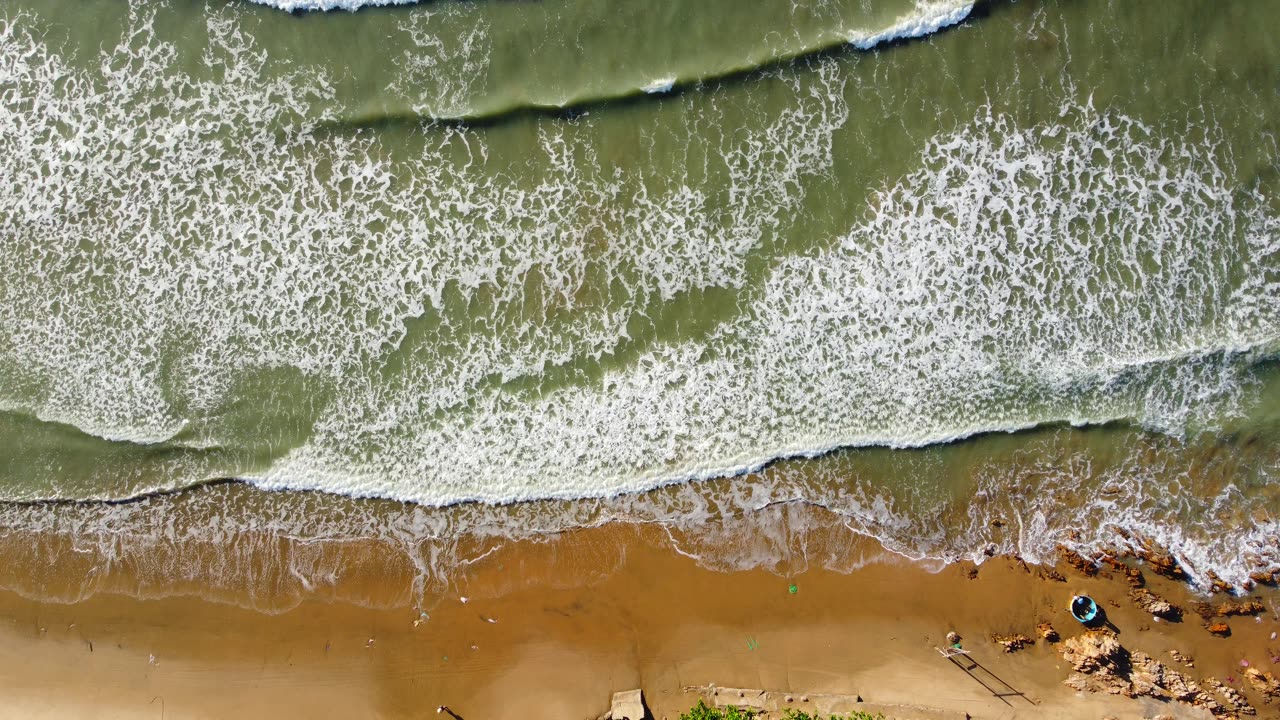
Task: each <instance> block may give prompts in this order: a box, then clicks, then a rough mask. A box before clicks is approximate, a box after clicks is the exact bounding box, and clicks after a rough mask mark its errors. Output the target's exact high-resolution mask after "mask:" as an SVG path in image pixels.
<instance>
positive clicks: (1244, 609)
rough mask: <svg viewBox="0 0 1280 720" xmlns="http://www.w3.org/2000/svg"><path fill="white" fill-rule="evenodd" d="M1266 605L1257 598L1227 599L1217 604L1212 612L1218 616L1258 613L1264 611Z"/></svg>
mask: <svg viewBox="0 0 1280 720" xmlns="http://www.w3.org/2000/svg"><path fill="white" fill-rule="evenodd" d="M1266 609H1267V608H1266V606H1264V605H1263V604H1262V603H1260V602H1258V601H1257V600H1228V601H1226V602H1224V603H1221V604H1220V605H1218V607H1217V609H1216V610H1215V612H1214V614H1215V615H1217V616H1218V617H1232V616H1235V615H1259V614H1261V613H1262V612H1264V611H1266Z"/></svg>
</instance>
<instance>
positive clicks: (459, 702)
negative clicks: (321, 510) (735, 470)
mask: <svg viewBox="0 0 1280 720" xmlns="http://www.w3.org/2000/svg"><path fill="white" fill-rule="evenodd" d="M662 532H663V531H662V529H661V528H660V527H656V526H626V525H607V526H604V527H600V528H591V529H583V530H578V531H574V532H569V533H563V534H561V535H559V536H557V537H556V538H554V539H553V540H549V541H543V542H537V543H535V542H521V543H513V544H509V545H505V546H501V547H499V548H498V549H496V550H495V551H494V552H492V553H490V554H488V555H487V556H485V557H484V558H483V559H481V560H479V561H477V562H476V563H474V564H473V565H471V566H469V567H467V568H466V569H465V570H464V571H461V572H459V573H458V575H457V577H456V581H455V583H454V586H453V587H451V588H449V589H448V590H447V591H444V592H440V593H435V594H428V595H427V596H426V602H425V603H424V606H423V607H422V608H415V607H410V606H408V605H405V606H401V607H390V608H388V607H382V608H370V607H362V606H360V605H358V604H353V603H350V602H334V601H331V600H325V599H320V595H321V594H320V593H317V594H316V597H313V598H311V599H308V600H305V601H304V602H302V603H301V604H300V605H298V606H296V607H294V608H292V609H290V610H288V611H285V612H282V613H278V614H266V613H262V612H259V611H256V610H251V609H245V608H242V607H236V606H235V605H232V604H228V603H225V602H211V601H208V600H203V599H200V598H198V597H187V598H168V599H157V600H140V599H135V598H132V597H127V596H123V595H116V594H107V593H99V594H97V595H94V596H92V597H90V598H88V599H86V600H83V601H81V602H77V603H72V604H63V603H46V602H39V601H35V600H31V599H25V598H22V597H19V596H18V595H16V594H14V593H11V592H6V593H3V594H0V697H2V698H3V703H0V717H5V718H10V717H12V718H39V717H71V716H75V717H95V718H133V717H145V718H153V717H154V718H159V717H165V718H180V717H189V718H228V717H234V718H255V717H271V718H294V717H297V718H303V717H378V718H415V717H428V716H435V708H436V706H437V705H440V704H447V705H448V706H449V707H450V708H451V709H453V710H454V711H455V712H457V713H458V715H459V716H461V717H463V718H466V719H467V720H476V719H477V718H483V719H489V718H548V719H553V718H554V719H556V720H560V719H564V718H595V717H597V716H599V715H600V714H601V713H603V712H604V711H605V710H607V709H608V704H609V698H610V694H611V693H612V692H613V691H615V690H624V689H630V688H634V687H640V688H643V689H644V691H645V694H646V698H647V701H648V703H649V706H650V708H651V710H652V712H653V714H654V716H655V717H656V718H663V717H667V718H675V717H677V716H678V715H679V713H680V712H681V711H682V710H685V709H687V708H688V707H689V706H690V705H692V704H693V703H694V702H695V701H696V699H697V695H696V693H695V692H693V691H691V690H690V688H695V687H698V686H708V685H717V686H720V687H743V688H761V689H766V690H776V691H781V692H790V693H794V695H795V698H794V699H795V701H796V702H797V703H799V702H800V700H799V698H800V696H803V695H811V694H816V693H840V694H848V695H853V696H860V697H861V698H862V699H863V700H864V701H865V703H866V707H868V708H873V709H876V708H880V709H884V708H887V709H889V710H890V711H891V712H890V713H887V714H890V716H891V717H903V718H911V717H963V716H964V715H963V713H969V714H970V715H971V716H973V717H983V718H1014V717H1019V718H1020V717H1027V718H1031V717H1037V718H1041V717H1043V718H1101V717H1115V718H1140V717H1153V716H1155V715H1157V714H1160V713H1166V714H1171V715H1173V716H1175V717H1202V715H1197V714H1195V713H1193V712H1190V710H1191V709H1190V708H1189V707H1188V706H1185V705H1179V704H1176V703H1162V702H1157V701H1154V700H1150V699H1147V700H1131V699H1126V698H1119V697H1113V696H1097V695H1082V694H1079V693H1077V692H1076V691H1074V690H1072V689H1070V688H1068V687H1065V686H1064V685H1062V680H1063V679H1065V678H1066V677H1067V675H1068V673H1069V671H1070V668H1069V667H1068V666H1067V664H1066V663H1065V662H1064V661H1063V660H1062V658H1061V655H1060V652H1059V650H1058V649H1057V648H1056V647H1055V646H1053V645H1050V644H1046V643H1045V642H1043V641H1039V637H1038V635H1037V634H1036V625H1037V623H1038V622H1041V621H1049V622H1051V623H1052V624H1053V625H1054V626H1055V627H1056V628H1057V629H1058V630H1059V632H1060V633H1062V635H1063V636H1064V637H1070V636H1071V635H1073V634H1078V633H1079V632H1080V631H1081V627H1080V626H1079V625H1078V624H1077V623H1075V621H1073V620H1072V619H1071V618H1070V617H1069V615H1068V614H1067V612H1066V610H1065V608H1066V605H1067V602H1068V600H1069V598H1070V597H1071V596H1072V594H1073V593H1077V592H1086V593H1088V594H1090V595H1092V596H1093V597H1095V598H1097V599H1098V600H1099V601H1100V602H1101V603H1102V606H1103V607H1104V609H1105V610H1106V612H1107V615H1108V618H1109V619H1110V621H1111V622H1112V623H1113V625H1114V626H1115V628H1116V629H1117V630H1118V631H1119V633H1120V636H1119V637H1120V641H1121V642H1122V643H1123V644H1124V646H1125V647H1126V648H1129V649H1130V650H1142V651H1144V652H1147V653H1149V654H1151V655H1152V656H1154V657H1157V658H1159V659H1162V660H1164V661H1166V662H1169V660H1168V656H1167V651H1168V650H1178V651H1180V652H1182V653H1184V654H1187V655H1190V656H1192V657H1194V658H1195V661H1196V669H1194V670H1186V671H1185V672H1187V673H1188V674H1190V675H1191V676H1192V677H1193V678H1195V679H1197V680H1200V679H1202V678H1204V677H1208V676H1213V677H1217V678H1220V679H1223V680H1224V681H1228V682H1230V679H1234V680H1235V685H1236V686H1237V687H1240V686H1243V685H1244V683H1243V681H1242V678H1241V677H1240V674H1239V670H1240V661H1241V660H1248V661H1249V662H1251V663H1253V664H1254V665H1255V666H1258V667H1264V668H1265V669H1271V666H1272V664H1271V661H1270V660H1269V657H1270V656H1273V655H1280V644H1277V643H1276V642H1274V641H1270V640H1269V638H1270V634H1271V633H1272V632H1273V631H1276V630H1280V622H1277V620H1276V617H1275V614H1274V604H1273V600H1274V598H1273V597H1272V596H1271V595H1269V594H1268V593H1269V592H1270V591H1267V592H1266V593H1262V594H1260V595H1259V594H1257V593H1255V595H1257V596H1258V597H1260V598H1262V599H1263V601H1264V603H1265V604H1266V605H1267V606H1268V608H1269V610H1268V612H1266V613H1263V614H1262V615H1261V616H1260V617H1259V618H1258V619H1256V620H1255V619H1254V618H1253V617H1243V618H1232V619H1231V620H1230V621H1229V622H1230V625H1231V628H1232V635H1231V637H1229V638H1225V639H1224V638H1219V637H1215V636H1213V635H1211V634H1209V633H1208V632H1207V631H1206V629H1205V628H1204V626H1203V623H1202V622H1201V621H1200V618H1199V617H1197V616H1196V615H1195V614H1194V613H1193V612H1191V611H1190V607H1189V603H1190V602H1191V601H1192V600H1194V599H1195V598H1193V597H1192V596H1191V595H1190V594H1189V591H1188V590H1187V588H1185V587H1184V586H1183V585H1181V584H1180V583H1178V582H1175V581H1172V580H1166V579H1164V578H1161V577H1157V576H1155V575H1154V574H1152V573H1151V572H1150V571H1148V572H1146V573H1145V578H1146V580H1147V586H1148V587H1149V588H1150V589H1152V590H1153V591H1154V592H1156V593H1158V594H1160V595H1162V596H1164V597H1166V598H1168V599H1169V600H1171V601H1173V602H1175V603H1176V604H1179V605H1181V606H1182V607H1183V608H1184V609H1186V611H1187V612H1186V614H1185V616H1184V618H1183V621H1182V622H1180V623H1168V622H1163V623H1161V622H1154V621H1153V618H1152V617H1151V616H1150V615H1146V614H1144V613H1143V612H1141V611H1140V610H1138V609H1137V608H1136V607H1134V606H1133V605H1132V603H1131V602H1130V601H1129V600H1128V598H1127V596H1126V594H1127V592H1128V590H1129V586H1128V584H1127V583H1126V582H1125V580H1124V578H1123V577H1122V576H1119V575H1117V574H1116V573H1115V572H1113V571H1111V572H1108V571H1104V572H1103V573H1102V574H1101V575H1099V576H1098V577H1093V578H1088V577H1085V576H1083V575H1082V574H1080V573H1078V572H1077V571H1075V570H1073V569H1071V568H1069V567H1063V568H1061V569H1060V570H1061V574H1062V575H1063V576H1064V577H1065V579H1064V580H1057V579H1054V578H1053V577H1051V575H1052V573H1047V572H1046V569H1044V568H1037V567H1034V566H1025V565H1023V564H1022V563H1020V562H1019V561H1017V560H1016V559H1012V558H995V559H992V560H990V561H988V562H986V563H984V564H983V565H981V566H980V567H978V568H977V569H976V577H970V575H971V574H973V573H974V568H973V566H971V565H965V564H957V565H952V566H948V567H946V568H943V569H942V570H941V571H938V572H930V571H929V569H926V568H924V567H921V566H919V565H916V564H913V563H910V562H907V561H904V560H900V559H896V558H895V556H892V555H889V554H884V553H880V554H878V559H876V560H874V561H872V562H870V563H868V564H867V565H865V566H864V567H862V568H861V569H858V570H855V571H854V572H852V573H849V574H840V573H834V572H830V571H825V570H812V571H807V572H804V573H801V574H799V575H797V576H795V577H780V576H778V575H775V574H772V573H769V572H765V571H759V570H757V571H746V572H735V573H722V572H714V571H709V570H705V569H703V568H701V567H699V566H698V564H697V563H696V562H695V561H694V560H692V559H690V558H688V557H685V556H682V555H681V554H679V553H677V552H675V551H673V550H671V549H668V548H665V547H663V546H662V544H661V543H659V542H656V541H655V537H654V536H656V535H659V534H661V533H662ZM353 552H359V550H358V549H355V550H353ZM872 552H873V551H872V550H871V549H870V548H868V553H869V554H870V553H872ZM1108 575H1110V576H1111V577H1107V576H1108ZM65 580H66V581H67V582H74V578H66V579H65ZM360 582H361V583H364V584H367V585H368V587H366V588H365V590H366V591H367V593H368V597H378V596H386V597H390V596H394V594H395V593H394V591H392V590H390V589H387V588H380V587H378V586H379V584H380V583H384V582H385V583H400V582H402V579H401V578H397V577H394V576H386V577H385V578H379V576H377V575H376V574H367V575H364V576H362V579H361V581H360ZM792 584H794V585H795V586H796V591H795V592H791V591H790V586H791V585H792ZM464 598H465V601H464ZM1214 599H1216V600H1221V599H1223V596H1221V595H1219V596H1215V598H1214ZM423 612H425V613H426V614H425V615H422V614H420V613H423ZM415 621H418V622H417V624H416V625H415ZM951 630H955V631H957V632H959V633H960V635H961V636H962V637H963V645H964V647H965V648H966V649H968V650H969V651H970V652H971V653H972V655H971V657H972V659H973V660H975V661H977V662H978V663H980V664H981V667H982V670H979V671H977V672H978V674H979V675H981V672H982V671H983V670H985V671H987V672H988V673H989V674H988V675H981V678H982V679H983V680H984V681H985V682H987V683H989V684H994V683H996V682H1003V683H1007V684H1008V688H1003V687H997V689H1000V690H1001V691H1002V692H1017V693H1021V694H1018V695H1013V694H1011V695H1008V696H1007V697H1004V698H999V697H995V696H994V695H993V694H992V692H991V691H990V690H988V689H987V687H984V685H983V684H981V683H979V682H978V680H977V679H975V677H973V676H971V675H970V674H968V673H966V672H965V671H963V670H962V669H960V668H959V667H957V666H955V665H953V664H951V663H950V662H949V661H948V660H946V659H944V658H942V657H941V656H940V655H939V654H938V652H937V650H936V649H935V646H936V647H941V646H944V645H945V644H946V643H945V639H944V638H945V635H946V633H947V632H948V631H951ZM993 633H1001V634H1007V633H1024V634H1026V635H1028V636H1031V637H1035V638H1037V640H1038V642H1037V643H1036V644H1035V645H1034V646H1032V647H1029V648H1026V649H1023V650H1021V651H1019V652H1017V653H1013V654H1006V653H1004V652H1003V649H1002V648H1001V647H1000V646H999V645H997V644H995V643H994V642H993V641H992V640H991V635H992V634H993ZM993 678H994V680H993ZM1009 688H1011V689H1009ZM1245 695H1246V696H1247V697H1249V698H1250V700H1251V701H1253V702H1254V704H1255V706H1257V707H1258V708H1259V709H1260V712H1261V713H1262V716H1263V717H1265V716H1266V713H1267V712H1268V711H1271V712H1274V710H1273V708H1274V706H1266V705H1263V704H1262V703H1263V698H1261V697H1259V696H1258V695H1257V694H1256V693H1252V692H1250V691H1249V690H1247V689H1246V690H1245ZM810 702H811V703H812V700H811V701H810ZM894 706H901V707H894ZM922 707H927V708H934V709H938V710H943V711H951V713H952V714H950V715H948V714H946V713H942V714H938V713H933V714H930V713H929V712H926V711H924V710H921V709H919V708H922Z"/></svg>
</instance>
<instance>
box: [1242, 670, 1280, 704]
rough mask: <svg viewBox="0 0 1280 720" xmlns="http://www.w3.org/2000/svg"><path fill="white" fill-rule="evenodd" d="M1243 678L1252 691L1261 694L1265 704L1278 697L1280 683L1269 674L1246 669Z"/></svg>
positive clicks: (1279, 695) (1279, 694)
mask: <svg viewBox="0 0 1280 720" xmlns="http://www.w3.org/2000/svg"><path fill="white" fill-rule="evenodd" d="M1244 677H1245V679H1246V680H1248V681H1249V684H1250V685H1252V686H1253V689H1254V690H1257V691H1258V692H1260V693H1262V694H1263V696H1264V697H1265V698H1266V701H1267V702H1271V698H1276V697H1280V681H1277V680H1276V678H1275V676H1274V675H1272V674H1271V673H1269V672H1265V671H1263V670H1259V669H1257V668H1247V669H1246V670H1245V671H1244Z"/></svg>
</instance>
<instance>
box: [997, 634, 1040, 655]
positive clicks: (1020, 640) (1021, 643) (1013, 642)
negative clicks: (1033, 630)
mask: <svg viewBox="0 0 1280 720" xmlns="http://www.w3.org/2000/svg"><path fill="white" fill-rule="evenodd" d="M991 639H992V640H994V641H996V642H998V643H1000V644H1001V645H1003V646H1004V651H1005V652H1007V653H1011V652H1016V651H1018V650H1021V649H1022V648H1024V647H1026V646H1028V645H1034V644H1035V642H1036V641H1035V640H1032V639H1031V638H1029V637H1027V636H1026V635H1022V634H1020V633H1015V634H1013V635H992V636H991Z"/></svg>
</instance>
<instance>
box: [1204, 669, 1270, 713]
mask: <svg viewBox="0 0 1280 720" xmlns="http://www.w3.org/2000/svg"><path fill="white" fill-rule="evenodd" d="M1204 684H1205V685H1208V686H1209V687H1211V688H1213V691H1214V692H1216V693H1218V697H1220V698H1222V699H1223V700H1224V701H1225V703H1224V704H1225V705H1226V707H1227V708H1228V709H1229V710H1230V711H1231V712H1233V713H1237V714H1239V715H1257V714H1258V711H1257V710H1255V709H1254V708H1253V706H1252V705H1250V704H1249V701H1248V700H1245V699H1244V696H1243V695H1241V694H1240V691H1238V690H1236V689H1235V688H1233V687H1231V686H1230V685H1226V684H1224V683H1223V682H1221V681H1220V680H1218V679H1217V678H1205V681H1204Z"/></svg>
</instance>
